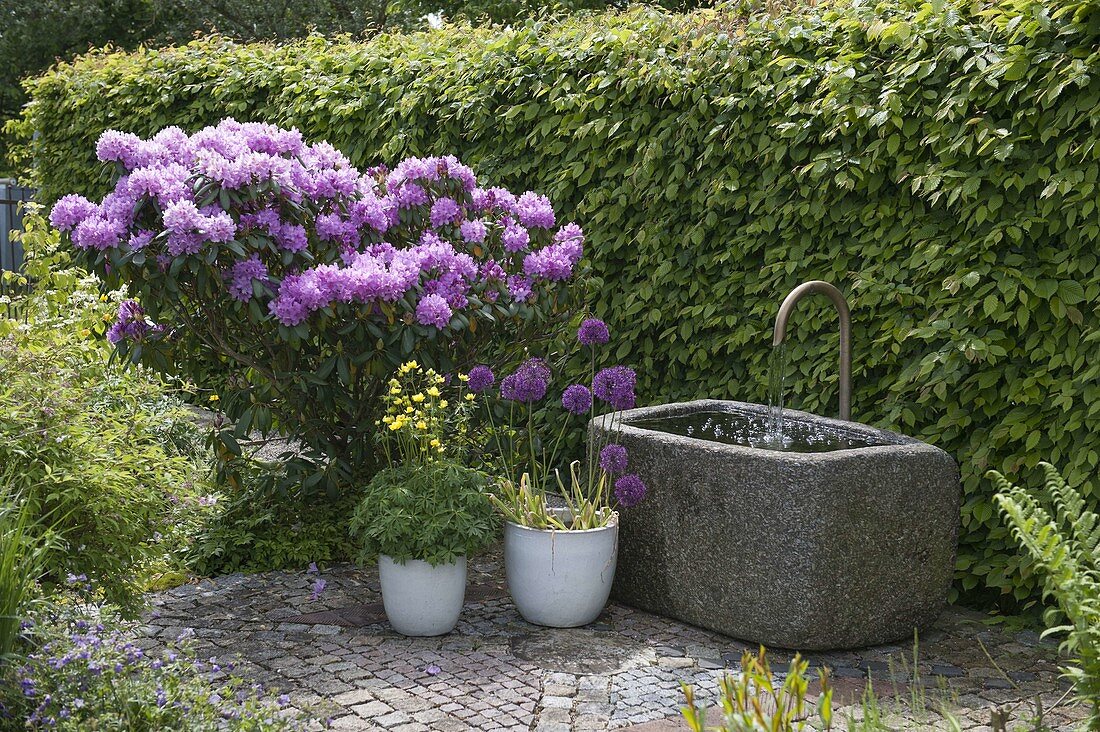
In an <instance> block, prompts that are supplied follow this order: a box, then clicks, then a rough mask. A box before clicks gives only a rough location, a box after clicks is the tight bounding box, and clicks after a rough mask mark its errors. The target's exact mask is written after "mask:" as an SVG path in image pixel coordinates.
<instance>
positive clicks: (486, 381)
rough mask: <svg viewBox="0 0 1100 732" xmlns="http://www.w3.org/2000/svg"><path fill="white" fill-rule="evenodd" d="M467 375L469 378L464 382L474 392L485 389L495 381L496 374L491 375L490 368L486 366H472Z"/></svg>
mask: <svg viewBox="0 0 1100 732" xmlns="http://www.w3.org/2000/svg"><path fill="white" fill-rule="evenodd" d="M467 376H468V378H469V380H468V381H467V382H466V386H467V387H469V389H470V391H472V392H474V393H475V394H480V393H481V392H483V391H485V390H486V389H488V388H489V387H491V386H492V385H493V382H494V381H496V376H494V375H493V371H492V369H490V368H489V367H488V366H474V367H473V368H472V369H470V373H469V374H467Z"/></svg>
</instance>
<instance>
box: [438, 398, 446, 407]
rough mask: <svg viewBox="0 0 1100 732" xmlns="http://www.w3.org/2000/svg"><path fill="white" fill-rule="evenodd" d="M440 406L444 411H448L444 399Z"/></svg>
mask: <svg viewBox="0 0 1100 732" xmlns="http://www.w3.org/2000/svg"><path fill="white" fill-rule="evenodd" d="M439 406H440V407H441V408H443V409H446V408H447V400H446V399H444V400H442V401H441V402H439Z"/></svg>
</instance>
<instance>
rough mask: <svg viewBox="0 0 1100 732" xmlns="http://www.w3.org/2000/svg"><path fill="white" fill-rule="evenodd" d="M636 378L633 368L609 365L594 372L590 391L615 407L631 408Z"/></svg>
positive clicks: (620, 408)
mask: <svg viewBox="0 0 1100 732" xmlns="http://www.w3.org/2000/svg"><path fill="white" fill-rule="evenodd" d="M637 380H638V377H637V375H636V374H635V373H634V369H631V368H627V367H626V366H611V367H608V368H606V369H602V370H601V371H599V372H598V373H597V374H596V378H594V379H593V380H592V391H593V392H594V393H595V394H596V396H597V397H598V398H599V399H602V400H603V401H605V402H607V403H608V404H610V405H611V406H612V407H614V408H615V409H619V410H622V409H633V408H634V401H635V398H634V386H635V384H636V383H637Z"/></svg>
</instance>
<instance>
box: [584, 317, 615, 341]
mask: <svg viewBox="0 0 1100 732" xmlns="http://www.w3.org/2000/svg"><path fill="white" fill-rule="evenodd" d="M610 339H611V334H610V333H609V332H608V330H607V323H605V322H603V321H602V320H599V319H597V318H589V319H587V320H585V321H584V322H583V323H581V327H580V328H578V329H577V340H578V341H580V342H581V343H582V344H583V345H585V346H594V345H597V344H601V343H607V342H608V341H609V340H610Z"/></svg>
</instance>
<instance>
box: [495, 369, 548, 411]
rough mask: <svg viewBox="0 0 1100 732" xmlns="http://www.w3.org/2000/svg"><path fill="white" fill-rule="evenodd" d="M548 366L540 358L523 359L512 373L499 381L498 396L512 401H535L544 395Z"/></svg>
mask: <svg viewBox="0 0 1100 732" xmlns="http://www.w3.org/2000/svg"><path fill="white" fill-rule="evenodd" d="M549 384H550V368H549V367H548V366H547V365H546V362H545V361H543V360H542V359H540V358H532V359H529V360H527V361H524V362H523V363H522V364H521V365H520V367H519V368H518V369H516V372H515V373H514V374H511V375H509V376H505V377H504V379H503V380H502V381H501V382H500V396H501V397H503V398H504V399H508V400H509V401H514V402H525V403H528V404H529V403H531V402H537V401H538V400H540V399H542V398H543V397H544V396H546V388H547V386H549Z"/></svg>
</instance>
